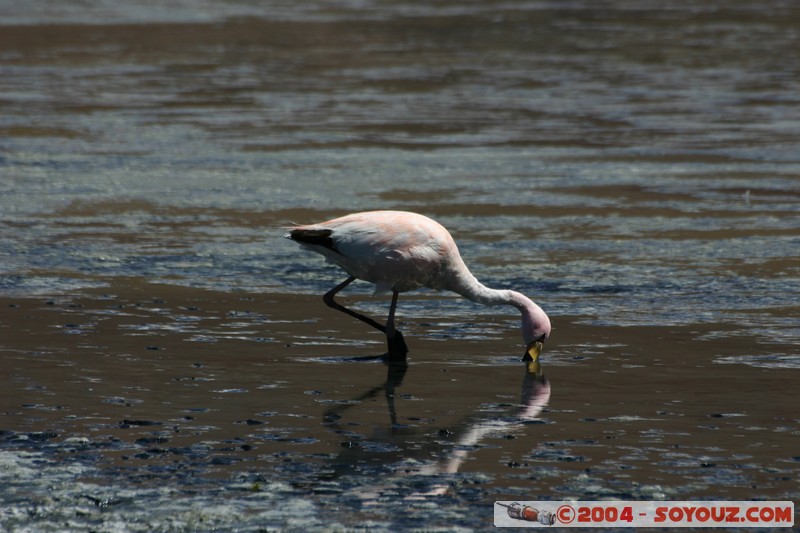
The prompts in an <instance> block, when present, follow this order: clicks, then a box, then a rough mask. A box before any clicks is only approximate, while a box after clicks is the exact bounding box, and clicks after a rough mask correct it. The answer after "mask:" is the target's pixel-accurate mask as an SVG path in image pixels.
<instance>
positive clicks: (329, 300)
mask: <svg viewBox="0 0 800 533" xmlns="http://www.w3.org/2000/svg"><path fill="white" fill-rule="evenodd" d="M355 279H356V278H355V276H350V277H349V278H347V279H346V280H344V281H343V282H342V283H340V284H339V285H337V286H335V287H334V288H332V289H331V290H329V291H328V292H326V293H325V296H323V297H322V301H323V302H325V305H327V306H328V307H330V308H331V309H336V310H337V311H341V312H342V313H345V314H347V315H350V316H351V317H353V318H356V319H358V320H360V321H361V322H364V323H365V324H369V325H370V326H372V327H373V328H375V329H377V330H378V331H380V332H381V333H384V334H386V335H387V336H388V334H387V332H386V326H384V325H383V324H378V323H377V322H375V321H374V320H372V319H371V318H369V317H367V316H364V315H362V314H359V313H356V312H355V311H353V310H352V309H348V308H347V307H345V306H343V305H341V304H340V303H339V302H337V301H336V300H334V299H333V297H334V296H336V294H337V293H338V292H339V291H341V290H342V289H344V288H345V287H347V286H348V285H350V284H351V283H353V281H355Z"/></svg>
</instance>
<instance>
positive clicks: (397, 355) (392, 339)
mask: <svg viewBox="0 0 800 533" xmlns="http://www.w3.org/2000/svg"><path fill="white" fill-rule="evenodd" d="M355 279H356V278H355V276H350V277H349V278H347V279H346V280H344V281H343V282H342V283H340V284H339V285H337V286H336V287H334V288H332V289H331V290H329V291H328V292H326V293H325V295H324V296H323V297H322V300H323V301H324V302H325V305H327V306H328V307H330V308H331V309H336V310H337V311H341V312H342V313H345V314H346V315H350V316H351V317H353V318H355V319H358V320H360V321H361V322H364V323H365V324H369V325H370V326H372V327H373V328H375V329H377V330H378V331H380V332H381V333H383V334H384V335H386V341H387V342H388V344H389V359H390V360H391V361H396V360H404V359H405V355H406V354H407V353H408V347H407V346H406V341H405V340H404V339H403V334H402V333H400V332H399V331H397V330H396V329H395V327H394V316H395V311H396V309H397V298H398V296H399V293H398V292H397V291H393V292H392V305H391V306H390V307H389V318H388V319H387V321H386V325H385V326H384V325H383V324H379V323H378V322H376V321H374V320H373V319H371V318H369V317H367V316H364V315H362V314H360V313H356V312H355V311H353V310H352V309H348V308H347V307H345V306H343V305H341V304H340V303H339V302H337V301H336V300H335V299H334V296H336V295H337V294H338V293H339V291H341V290H342V289H344V288H345V287H347V286H348V285H350V284H351V283H353V281H355Z"/></svg>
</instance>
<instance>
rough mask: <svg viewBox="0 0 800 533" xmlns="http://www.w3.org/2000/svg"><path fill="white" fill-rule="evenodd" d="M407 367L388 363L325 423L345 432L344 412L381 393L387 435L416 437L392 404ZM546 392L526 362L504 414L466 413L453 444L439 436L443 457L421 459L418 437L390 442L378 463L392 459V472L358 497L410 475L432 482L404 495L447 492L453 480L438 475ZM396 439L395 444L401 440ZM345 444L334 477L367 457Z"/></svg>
mask: <svg viewBox="0 0 800 533" xmlns="http://www.w3.org/2000/svg"><path fill="white" fill-rule="evenodd" d="M406 370H407V365H405V364H399V365H389V366H388V371H387V377H386V381H385V382H384V383H383V384H381V385H377V386H375V387H372V388H370V389H368V390H367V391H365V392H364V393H362V394H360V395H359V396H357V397H355V398H353V399H352V400H350V401H348V402H345V403H343V404H340V405H338V406H336V407H333V408H331V409H329V410H327V411H326V412H325V414H324V421H325V423H326V424H327V425H328V426H329V427H330V428H331V429H332V430H333V431H335V432H337V433H340V434H346V433H347V432H348V431H347V424H345V423H343V422H342V418H343V416H344V414H345V412H346V411H347V410H349V409H350V408H352V407H353V406H355V405H358V404H360V403H362V402H363V401H365V400H368V399H371V398H374V397H376V396H377V395H379V394H381V393H383V395H384V396H385V398H386V403H387V409H388V414H389V424H390V426H389V427H390V435H391V437H392V438H393V439H394V438H396V439H397V440H399V441H402V440H404V439H405V438H408V437H414V434H415V431H414V430H413V429H410V428H407V427H405V426H404V425H403V424H398V417H397V407H396V405H395V391H396V389H397V388H398V387H399V386H400V385H401V384H402V381H403V378H404V377H405V374H406ZM550 392H551V386H550V382H549V380H548V379H547V378H546V377H545V376H544V373H543V371H542V368H541V365H540V364H539V363H538V362H536V363H528V364H527V365H526V366H525V368H524V372H523V378H522V384H521V400H520V404H519V405H517V406H515V407H514V408H513V409H512V410H511V411H510V412H509V413H508V414H507V415H506V416H502V415H500V416H498V415H497V414H495V415H493V416H489V417H480V418H470V419H468V420H467V421H466V422H464V423H463V424H462V425H461V427H460V428H459V429H457V430H456V431H455V432H454V433H455V439H454V442H453V444H452V445H443V444H441V443H440V442H438V441H437V444H436V446H437V447H439V448H440V449H439V450H437V452H436V455H438V456H440V457H441V458H439V459H433V460H423V461H421V462H420V461H419V460H418V458H417V457H415V455H419V454H418V453H415V452H418V451H419V450H420V448H427V449H429V444H421V443H420V442H419V439H416V438H415V439H414V442H413V443H412V445H411V446H403V445H402V444H401V443H399V442H396V443H393V444H391V445H388V446H387V447H386V449H387V450H389V449H391V451H392V452H394V453H390V454H384V457H383V459H384V460H383V461H381V463H383V464H384V465H385V464H386V463H387V462H393V461H396V463H397V465H396V467H393V468H391V470H392V471H393V474H391V475H390V476H389V477H387V478H386V479H385V480H383V481H381V482H378V483H374V484H369V485H367V486H364V485H360V486H359V487H358V494H357V497H358V498H359V499H361V500H363V501H365V502H368V501H370V500H374V499H376V498H377V497H378V496H379V495H380V494H381V493H382V492H384V491H385V490H387V489H388V488H391V487H392V485H393V483H398V482H399V481H400V480H401V479H402V478H407V477H410V476H422V477H425V478H430V484H428V483H425V490H420V491H417V492H414V493H412V494H410V495H408V496H406V498H407V499H419V498H425V497H427V496H438V495H443V494H445V493H447V491H448V490H449V488H450V486H451V485H450V483H448V482H446V481H443V480H439V479H437V478H438V477H439V476H446V475H450V474H456V473H457V472H458V471H459V469H460V468H461V466H462V465H463V464H464V462H465V461H466V460H467V458H468V456H469V454H470V452H472V451H474V450H476V449H477V447H478V445H479V444H480V442H481V441H482V440H484V439H485V438H487V437H488V436H490V435H496V434H498V433H500V432H503V433H508V432H514V431H517V430H519V429H520V428H521V426H523V425H524V424H525V423H526V422H528V421H532V420H536V419H537V418H538V416H539V414H540V413H541V412H542V409H544V408H545V407H546V406H547V404H548V402H549V400H550ZM395 444H399V446H398V445H395ZM444 446H447V447H448V448H449V449H448V450H442V449H441V448H442V447H444ZM346 448H347V450H346V451H344V452H342V453H340V454H339V455H338V456H337V458H336V460H335V463H336V466H335V469H336V473H335V474H334V475H333V476H332V477H338V476H339V475H342V474H345V473H351V472H356V471H358V470H359V466H358V463H360V462H361V461H363V460H364V459H365V458H364V455H365V454H364V453H363V452H365V451H367V450H366V449H364V450H359V448H360V447H359V446H353V447H350V446H347V447H346Z"/></svg>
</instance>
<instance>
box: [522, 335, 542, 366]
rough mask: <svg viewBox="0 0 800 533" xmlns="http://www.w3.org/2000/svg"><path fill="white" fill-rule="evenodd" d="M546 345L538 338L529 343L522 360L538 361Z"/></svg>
mask: <svg viewBox="0 0 800 533" xmlns="http://www.w3.org/2000/svg"><path fill="white" fill-rule="evenodd" d="M543 347H544V342H542V341H541V340H536V341H533V342H531V343H530V344H529V345H528V348H527V349H526V350H525V355H523V356H522V360H523V361H525V362H533V363H536V362H538V361H539V354H540V353H542V348H543Z"/></svg>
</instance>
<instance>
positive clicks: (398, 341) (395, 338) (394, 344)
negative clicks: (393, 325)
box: [386, 331, 408, 363]
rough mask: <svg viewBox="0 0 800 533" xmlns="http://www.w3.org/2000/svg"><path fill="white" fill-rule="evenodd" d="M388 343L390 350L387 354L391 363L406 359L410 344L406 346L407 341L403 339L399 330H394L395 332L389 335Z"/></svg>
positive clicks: (387, 337)
mask: <svg viewBox="0 0 800 533" xmlns="http://www.w3.org/2000/svg"><path fill="white" fill-rule="evenodd" d="M386 343H387V345H388V347H389V351H388V352H387V353H386V355H387V359H388V361H389V362H390V363H397V362H405V361H406V354H407V353H408V346H406V341H405V339H403V334H402V333H400V332H399V331H394V334H393V335H392V336H391V337H389V336H388V335H387V336H386Z"/></svg>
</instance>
